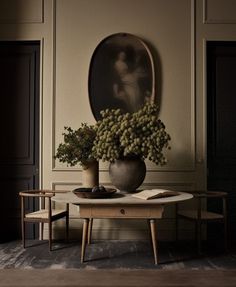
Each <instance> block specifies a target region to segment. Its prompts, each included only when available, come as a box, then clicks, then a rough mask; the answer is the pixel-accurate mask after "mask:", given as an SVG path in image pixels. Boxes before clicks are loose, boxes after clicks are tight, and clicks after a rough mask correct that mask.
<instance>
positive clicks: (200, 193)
mask: <svg viewBox="0 0 236 287" xmlns="http://www.w3.org/2000/svg"><path fill="white" fill-rule="evenodd" d="M191 194H192V195H193V196H194V197H196V198H210V197H213V198H214V197H227V195H228V194H227V192H223V191H194V192H191Z"/></svg>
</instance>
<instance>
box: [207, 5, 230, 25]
mask: <svg viewBox="0 0 236 287" xmlns="http://www.w3.org/2000/svg"><path fill="white" fill-rule="evenodd" d="M202 1H203V5H202V7H203V24H236V17H235V19H214V18H210V17H209V13H208V11H209V10H208V9H209V2H208V0H202ZM226 3H227V1H225V2H224V4H226Z"/></svg>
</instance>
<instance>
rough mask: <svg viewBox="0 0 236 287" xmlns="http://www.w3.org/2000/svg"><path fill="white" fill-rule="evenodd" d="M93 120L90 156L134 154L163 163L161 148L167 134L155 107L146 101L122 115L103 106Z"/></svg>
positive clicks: (103, 157)
mask: <svg viewBox="0 0 236 287" xmlns="http://www.w3.org/2000/svg"><path fill="white" fill-rule="evenodd" d="M101 116H102V119H101V120H100V121H98V122H97V128H96V130H97V134H96V138H95V141H94V145H93V148H92V151H93V156H94V157H95V158H96V159H97V160H99V159H101V160H102V161H109V162H113V161H115V160H116V159H122V158H132V157H138V158H141V159H142V160H144V159H146V158H147V159H149V160H150V161H152V162H154V163H155V164H157V165H159V164H160V165H164V164H165V163H166V158H165V156H164V154H163V149H164V148H170V147H169V141H170V136H169V134H168V133H167V132H166V131H165V125H164V124H163V122H162V121H161V120H160V119H159V118H158V106H157V105H156V104H154V103H147V104H145V105H144V106H143V108H142V109H140V110H139V111H137V112H135V113H126V114H122V112H121V110H120V109H111V110H109V109H106V110H104V111H102V112H101Z"/></svg>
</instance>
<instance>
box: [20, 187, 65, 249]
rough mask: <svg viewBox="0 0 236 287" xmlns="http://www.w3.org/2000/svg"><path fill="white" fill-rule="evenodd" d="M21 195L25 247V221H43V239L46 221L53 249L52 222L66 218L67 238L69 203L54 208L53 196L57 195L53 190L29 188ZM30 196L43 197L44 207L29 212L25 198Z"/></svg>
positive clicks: (50, 245)
mask: <svg viewBox="0 0 236 287" xmlns="http://www.w3.org/2000/svg"><path fill="white" fill-rule="evenodd" d="M19 195H20V197H21V228H22V243H23V247H24V248H25V223H26V222H33V223H41V239H43V228H44V223H47V224H48V230H49V250H50V251H51V250H52V222H53V221H55V220H58V219H61V218H63V217H65V218H66V240H68V234H69V204H68V203H67V204H66V209H65V210H63V209H52V202H51V198H52V197H53V196H54V195H55V192H54V191H52V190H27V191H21V192H20V193H19ZM29 198H34V200H35V199H37V198H38V199H42V202H43V205H44V208H45V205H47V208H45V209H39V210H37V211H34V212H29V213H27V212H26V210H25V200H26V199H29Z"/></svg>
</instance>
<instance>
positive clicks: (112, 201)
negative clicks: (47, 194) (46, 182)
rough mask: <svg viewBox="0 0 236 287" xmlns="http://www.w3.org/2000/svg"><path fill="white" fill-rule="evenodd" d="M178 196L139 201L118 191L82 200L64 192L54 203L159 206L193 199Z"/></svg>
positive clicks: (54, 199) (59, 194) (71, 193)
mask: <svg viewBox="0 0 236 287" xmlns="http://www.w3.org/2000/svg"><path fill="white" fill-rule="evenodd" d="M178 193H179V194H178V195H175V196H169V197H162V198H155V199H149V200H145V199H139V198H136V197H133V196H132V193H122V192H120V191H117V192H116V193H114V194H113V195H112V196H111V197H109V198H99V199H98V198H80V197H78V196H76V195H75V194H74V193H73V192H72V191H68V192H64V193H61V192H60V193H56V195H55V196H53V197H52V200H53V201H56V202H64V203H73V204H78V205H91V204H96V205H100V204H102V205H104V204H105V205H122V204H126V205H132V204H134V205H138V204H140V205H144V204H145V205H146V204H147V205H153V204H154V205H157V204H170V203H175V202H179V201H185V200H188V199H191V198H193V196H192V194H190V193H186V192H178Z"/></svg>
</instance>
